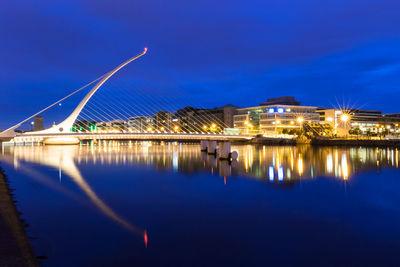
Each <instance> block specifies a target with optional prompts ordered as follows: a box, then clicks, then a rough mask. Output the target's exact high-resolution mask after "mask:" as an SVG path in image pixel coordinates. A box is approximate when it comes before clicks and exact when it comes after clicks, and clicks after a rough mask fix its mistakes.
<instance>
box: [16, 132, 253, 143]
mask: <svg viewBox="0 0 400 267" xmlns="http://www.w3.org/2000/svg"><path fill="white" fill-rule="evenodd" d="M54 137H60V138H62V137H75V138H78V139H79V140H147V141H151V140H160V141H163V140H165V141H201V140H214V141H249V140H251V139H252V138H253V137H252V136H247V135H227V134H192V133H191V134H186V133H55V134H34V133H29V134H20V135H17V136H16V137H15V138H14V140H13V141H14V142H16V143H19V142H42V141H43V140H45V139H47V138H54Z"/></svg>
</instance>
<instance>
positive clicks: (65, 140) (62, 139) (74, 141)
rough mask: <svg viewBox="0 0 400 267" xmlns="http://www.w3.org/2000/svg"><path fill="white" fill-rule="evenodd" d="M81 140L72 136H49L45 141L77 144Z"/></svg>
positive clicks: (50, 143) (52, 143)
mask: <svg viewBox="0 0 400 267" xmlns="http://www.w3.org/2000/svg"><path fill="white" fill-rule="evenodd" d="M79 142H80V140H79V139H78V138H76V137H72V136H63V137H48V138H45V139H44V141H43V143H44V144H45V145H77V144H79Z"/></svg>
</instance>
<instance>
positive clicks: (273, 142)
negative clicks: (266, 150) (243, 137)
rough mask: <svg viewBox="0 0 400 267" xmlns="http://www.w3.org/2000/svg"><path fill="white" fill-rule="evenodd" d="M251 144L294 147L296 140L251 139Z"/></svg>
mask: <svg viewBox="0 0 400 267" xmlns="http://www.w3.org/2000/svg"><path fill="white" fill-rule="evenodd" d="M250 143H251V144H255V145H277V146H281V145H291V146H293V145H296V144H297V142H296V139H290V138H269V137H255V138H253V139H251V141H250Z"/></svg>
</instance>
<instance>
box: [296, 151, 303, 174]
mask: <svg viewBox="0 0 400 267" xmlns="http://www.w3.org/2000/svg"><path fill="white" fill-rule="evenodd" d="M303 168H304V166H303V158H302V157H301V154H300V155H299V159H298V160H297V169H298V170H299V175H302V174H303V170H304V169H303Z"/></svg>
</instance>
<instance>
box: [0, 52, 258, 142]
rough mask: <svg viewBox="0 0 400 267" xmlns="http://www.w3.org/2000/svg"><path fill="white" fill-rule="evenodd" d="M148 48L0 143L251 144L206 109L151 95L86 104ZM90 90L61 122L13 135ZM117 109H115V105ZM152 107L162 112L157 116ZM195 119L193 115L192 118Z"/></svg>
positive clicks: (2, 135)
mask: <svg viewBox="0 0 400 267" xmlns="http://www.w3.org/2000/svg"><path fill="white" fill-rule="evenodd" d="M146 52H147V48H145V49H144V50H143V52H141V53H139V54H138V55H136V56H134V57H132V58H130V59H129V60H127V61H125V62H123V63H122V64H120V65H119V66H118V67H116V68H115V69H113V70H111V71H110V72H108V73H106V74H104V75H102V76H100V77H99V78H97V79H96V80H94V81H92V82H90V83H88V84H86V85H85V86H83V87H81V88H79V89H77V90H75V91H74V92H72V93H70V94H69V95H67V96H65V97H63V98H62V99H60V100H58V101H56V102H55V103H53V104H51V105H50V106H48V107H46V108H44V109H42V110H40V111H39V112H37V113H35V114H33V115H32V116H30V117H28V118H27V119H25V120H23V121H21V122H19V123H18V124H16V125H14V126H12V127H10V128H9V129H7V130H5V131H3V132H1V133H0V138H2V139H4V138H8V139H11V141H10V142H9V143H11V144H34V143H44V144H77V143H79V142H80V141H82V140H96V141H97V140H143V141H145V140H160V141H161V140H164V141H200V140H214V141H230V140H241V141H245V140H250V139H252V137H251V136H247V135H239V134H237V133H235V134H234V133H232V132H231V133H227V131H226V129H228V128H229V127H228V125H227V123H226V122H225V121H224V119H221V118H220V117H219V116H217V115H216V114H214V112H212V111H209V110H206V109H198V108H193V107H185V108H181V109H179V110H177V111H176V112H175V113H170V112H168V111H165V110H166V109H167V108H170V109H171V106H172V107H174V106H173V104H171V102H172V103H173V101H168V100H162V101H160V100H157V99H155V98H154V97H153V96H151V95H150V96H143V95H140V94H138V95H135V97H134V98H135V99H134V100H135V101H136V102H134V104H133V105H132V101H130V100H131V99H129V97H132V94H131V93H126V94H124V95H116V94H113V93H110V92H108V93H106V96H105V97H103V99H101V98H99V99H98V100H97V103H91V102H93V101H94V100H92V101H90V100H91V99H92V97H93V96H94V95H95V93H96V92H97V91H98V90H99V89H100V88H101V87H102V86H103V85H104V84H105V83H106V82H107V80H109V79H110V78H111V77H112V76H113V75H114V74H115V73H117V72H118V71H119V70H120V69H122V68H123V67H125V66H126V65H128V64H129V63H131V62H133V61H135V60H137V59H139V58H140V57H142V56H144V55H145V54H146ZM93 84H94V86H93V87H92V88H91V89H90V91H89V92H88V93H87V94H86V95H85V97H84V98H83V99H82V100H81V101H80V102H79V104H78V105H77V106H76V107H75V109H74V110H73V112H72V113H71V114H70V115H69V116H68V117H67V118H66V119H64V120H63V121H62V122H60V123H58V124H55V123H54V124H53V126H52V127H50V128H48V129H44V130H40V131H28V132H23V133H17V132H16V131H15V130H16V129H17V128H19V127H20V126H21V125H23V124H24V123H26V122H29V121H30V120H32V118H34V117H36V116H38V115H40V114H42V113H43V112H45V111H47V110H48V109H50V108H52V107H54V106H56V105H57V104H60V103H61V102H62V101H65V100H66V99H68V98H70V97H71V96H73V95H75V94H77V93H78V92H80V91H82V90H83V89H85V88H87V87H88V86H90V85H93ZM111 100H114V102H116V103H117V104H113V101H111ZM154 107H162V108H161V109H160V110H158V111H155V109H154ZM194 114H195V116H194Z"/></svg>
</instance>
